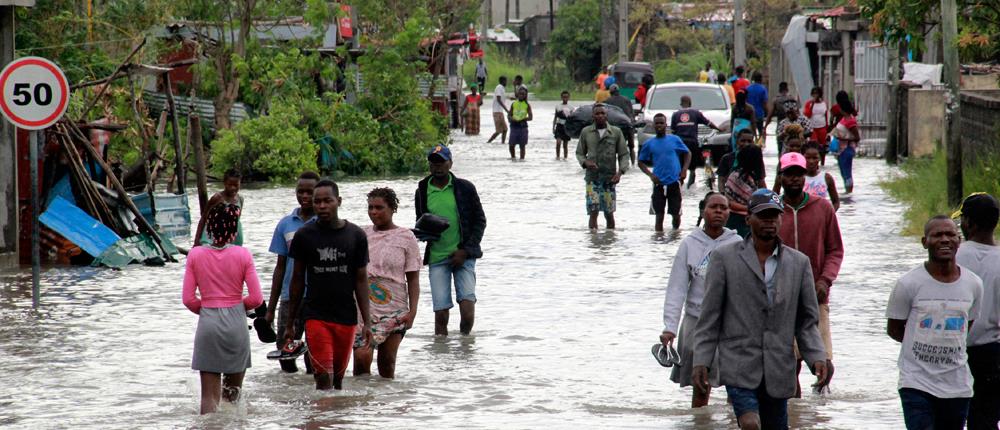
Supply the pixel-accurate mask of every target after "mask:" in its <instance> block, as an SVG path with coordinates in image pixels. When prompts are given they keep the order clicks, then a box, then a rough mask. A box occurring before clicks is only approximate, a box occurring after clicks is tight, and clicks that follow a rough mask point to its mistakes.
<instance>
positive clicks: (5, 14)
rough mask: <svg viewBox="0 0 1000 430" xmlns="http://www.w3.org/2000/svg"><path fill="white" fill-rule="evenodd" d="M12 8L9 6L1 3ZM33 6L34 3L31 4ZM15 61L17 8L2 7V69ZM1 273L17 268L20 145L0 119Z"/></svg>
mask: <svg viewBox="0 0 1000 430" xmlns="http://www.w3.org/2000/svg"><path fill="white" fill-rule="evenodd" d="M0 3H4V4H10V2H0ZM32 3H33V2H32ZM13 60H14V7H12V6H2V7H0V63H2V65H0V67H2V66H4V65H7V63H9V62H11V61H13ZM0 122H2V123H3V124H2V126H0V227H3V232H2V234H0V269H5V268H11V267H16V266H17V264H18V255H17V250H18V247H17V232H18V207H17V162H16V160H17V145H16V144H15V142H14V127H13V126H11V125H10V123H8V122H7V120H5V119H0Z"/></svg>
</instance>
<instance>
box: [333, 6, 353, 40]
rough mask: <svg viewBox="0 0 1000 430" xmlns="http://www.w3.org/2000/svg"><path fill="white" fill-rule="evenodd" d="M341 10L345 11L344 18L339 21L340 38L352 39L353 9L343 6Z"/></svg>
mask: <svg viewBox="0 0 1000 430" xmlns="http://www.w3.org/2000/svg"><path fill="white" fill-rule="evenodd" d="M340 10H342V11H344V16H342V17H340V19H338V20H337V21H338V24H339V25H340V37H342V38H344V39H350V38H352V37H354V23H353V22H351V7H350V6H348V5H346V4H342V5H340Z"/></svg>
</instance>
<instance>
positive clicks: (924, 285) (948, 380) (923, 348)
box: [885, 265, 983, 399]
mask: <svg viewBox="0 0 1000 430" xmlns="http://www.w3.org/2000/svg"><path fill="white" fill-rule="evenodd" d="M960 270H961V274H960V275H959V279H958V280H957V281H955V282H952V283H943V282H939V281H937V280H936V279H934V278H933V277H931V275H930V273H928V272H927V269H926V268H924V266H923V265H921V266H920V267H917V268H915V269H913V270H911V271H909V272H908V273H907V274H906V275H903V277H902V278H900V279H899V281H898V282H896V286H895V287H894V288H893V289H892V294H891V295H890V296H889V305H888V307H887V308H886V312H885V316H886V317H887V318H889V319H895V320H906V332H905V334H904V335H903V345H902V347H901V348H900V350H899V361H898V365H899V388H913V389H917V390H920V391H924V392H926V393H928V394H930V395H932V396H935V397H937V398H941V399H949V398H960V397H972V373H971V372H970V371H969V366H968V363H967V359H968V357H967V356H966V354H965V341H966V336H967V334H968V323H969V321H970V320H974V319H976V318H977V317H978V316H979V306H980V301H982V297H983V281H982V280H980V279H979V277H978V276H976V274H975V273H973V272H972V271H971V270H969V269H966V268H961V269H960Z"/></svg>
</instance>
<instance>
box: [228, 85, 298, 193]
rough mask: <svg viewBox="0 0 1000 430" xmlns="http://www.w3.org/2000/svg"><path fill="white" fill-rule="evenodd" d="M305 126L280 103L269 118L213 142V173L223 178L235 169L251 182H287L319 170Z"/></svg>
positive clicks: (251, 122) (243, 125)
mask: <svg viewBox="0 0 1000 430" xmlns="http://www.w3.org/2000/svg"><path fill="white" fill-rule="evenodd" d="M301 123H302V116H301V114H300V113H299V112H298V110H297V109H296V108H295V107H293V106H291V105H289V104H287V103H284V102H276V103H275V104H273V105H272V106H271V111H270V114H269V115H266V116H260V117H257V118H252V119H248V120H246V121H243V122H241V123H239V124H237V125H236V126H235V127H234V128H232V129H230V130H221V131H220V132H219V134H218V137H217V138H216V140H215V141H214V142H212V167H211V170H212V173H214V174H216V175H218V176H220V177H221V176H222V174H223V173H225V171H226V170H227V169H230V168H235V169H237V170H239V171H240V172H242V173H243V175H244V177H248V178H251V179H268V180H278V181H283V180H292V179H294V178H295V177H296V176H297V175H298V174H299V173H300V172H302V171H303V170H315V169H316V146H315V145H314V144H313V142H312V140H311V139H310V138H309V132H308V131H306V130H304V129H302V128H299V127H300V124H301Z"/></svg>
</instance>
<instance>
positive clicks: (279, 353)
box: [267, 340, 309, 360]
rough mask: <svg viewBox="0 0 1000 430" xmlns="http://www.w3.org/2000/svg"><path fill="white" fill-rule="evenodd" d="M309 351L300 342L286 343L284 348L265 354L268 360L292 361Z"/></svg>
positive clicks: (304, 344) (303, 343)
mask: <svg viewBox="0 0 1000 430" xmlns="http://www.w3.org/2000/svg"><path fill="white" fill-rule="evenodd" d="M306 351H309V347H308V346H306V343H305V342H303V341H301V340H293V341H291V342H288V344H287V345H285V347H284V348H281V349H279V350H276V351H271V352H269V353H267V359H268V360H294V359H296V358H299V356H301V355H302V354H305V353H306Z"/></svg>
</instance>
